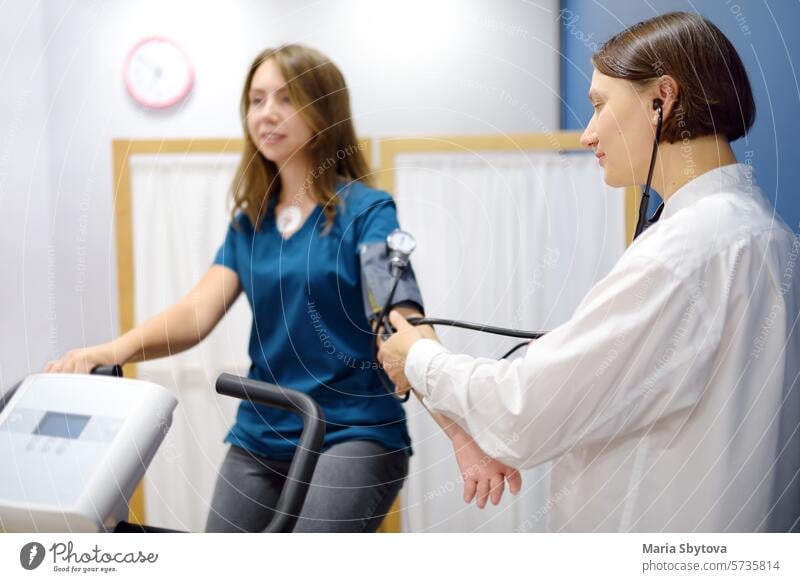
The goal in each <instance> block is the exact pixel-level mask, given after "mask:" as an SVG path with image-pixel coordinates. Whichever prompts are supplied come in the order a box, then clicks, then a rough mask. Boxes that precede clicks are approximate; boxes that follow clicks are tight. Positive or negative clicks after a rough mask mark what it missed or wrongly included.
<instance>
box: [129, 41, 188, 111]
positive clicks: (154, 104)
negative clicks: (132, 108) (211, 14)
mask: <svg viewBox="0 0 800 582" xmlns="http://www.w3.org/2000/svg"><path fill="white" fill-rule="evenodd" d="M153 41H159V42H166V43H168V44H171V45H172V46H173V47H175V48H176V49H178V52H180V53H181V55H183V58H184V60H185V61H186V66H187V67H188V68H189V75H188V77H187V79H186V83H185V84H184V86H183V87H181V90H180V91H179V92H178V93H177V94H176V96H175V97H171V98H169V99H166V100H164V101H151V100H150V99H148V98H146V97H144V96H143V95H142V94H141V93H139V92H137V91H136V89H134V87H133V86H132V85H131V81H130V75H129V74H128V72H129V70H130V65H131V60H132V59H133V55H134V53H135V52H136V51H137V50H138V49H139V48H141V47H142V45H145V44H147V43H149V42H153ZM122 73H123V79H124V81H125V88H126V89H127V91H128V94H129V95H130V96H131V97H133V98H134V99H135V100H136V101H137V102H138V103H141V104H142V105H144V106H146V107H149V108H151V109H165V108H167V107H171V106H173V105H175V104H176V103H179V102H180V101H182V100H183V99H184V98H185V97H186V95H188V94H189V90H190V89H191V88H192V85H193V84H194V65H192V62H191V60H189V55H188V54H187V53H186V51H185V50H183V47H182V46H181V45H179V44H178V43H176V42H175V41H174V40H172V39H170V38H167V37H166V36H162V35H157V34H156V35H151V36H146V37H144V38H142V39H141V40H140V41H138V42H137V43H136V44H135V45H133V46H132V47H131V49H130V50H129V51H128V54H127V55H126V56H125V62H124V63H123V66H122Z"/></svg>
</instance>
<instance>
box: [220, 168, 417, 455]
mask: <svg viewBox="0 0 800 582" xmlns="http://www.w3.org/2000/svg"><path fill="white" fill-rule="evenodd" d="M338 195H339V198H340V200H341V202H340V203H339V204H338V205H337V211H336V216H335V218H334V220H333V223H332V224H331V225H330V227H329V228H327V229H326V215H325V213H324V211H323V207H322V206H321V205H319V204H318V205H317V206H316V207H315V208H314V209H313V210H312V212H311V214H310V215H309V216H308V218H307V219H306V220H305V222H304V223H303V224H302V225H301V226H300V227H299V228H298V230H297V231H296V232H295V233H294V234H292V236H290V237H289V238H288V239H284V238H283V236H282V235H281V234H280V232H279V231H278V228H277V225H276V221H275V208H274V203H273V204H271V205H270V207H269V208H268V210H267V214H266V215H265V217H264V219H263V222H262V225H261V228H259V229H258V230H256V229H254V228H253V225H252V224H251V222H250V220H249V219H248V218H247V216H246V215H245V214H239V215H238V216H237V217H236V224H235V225H233V224H232V225H231V226H230V227H229V228H228V232H227V234H226V236H225V241H224V242H223V244H222V246H221V247H220V249H219V251H218V252H217V255H216V258H215V259H214V263H215V264H217V265H222V266H224V267H227V268H229V269H231V270H233V271H235V272H236V274H237V275H238V277H239V282H240V284H241V286H242V290H243V291H244V294H245V295H246V297H247V300H248V302H249V304H250V307H251V309H252V312H253V316H254V317H253V324H252V329H251V334H250V345H249V354H250V358H251V360H252V365H251V367H250V371H249V373H248V376H249V377H251V378H254V379H257V380H263V381H265V382H270V383H273V384H278V385H280V386H284V387H286V388H293V389H296V390H300V391H302V392H305V393H307V394H309V395H311V396H312V397H313V398H315V399H316V400H317V402H318V403H319V404H320V406H321V407H322V409H323V412H324V414H325V419H326V423H327V426H326V429H327V433H326V436H325V442H324V445H323V449H325V448H328V447H330V446H332V445H334V444H337V443H340V442H344V441H348V440H371V441H376V442H379V443H381V444H382V445H384V446H385V447H386V448H387V449H389V450H399V449H407V450H408V451H409V452H410V439H409V436H408V431H407V428H406V422H405V413H404V411H403V408H402V406H401V405H400V404H399V403H398V401H397V400H396V399H395V398H394V397H393V396H391V395H390V394H388V393H387V392H386V389H385V388H384V387H383V385H382V384H381V382H380V380H379V379H378V377H377V374H376V369H375V368H376V366H375V364H374V362H373V360H372V342H373V335H372V333H371V329H370V325H369V323H368V321H367V318H366V315H365V313H364V308H363V300H362V289H361V270H360V263H359V254H358V250H359V246H360V245H362V244H369V243H374V242H379V241H382V240H385V239H386V236H387V235H388V234H389V232H391V231H392V230H393V229H395V228H398V223H397V213H396V208H395V205H394V202H393V200H392V198H391V197H390V196H389V195H388V194H386V193H385V192H381V191H379V190H374V189H372V188H369V187H367V186H365V185H364V184H362V183H360V182H353V183H351V184H349V185H347V186H344V187H342V188H341V189H340V190H339V192H338ZM301 429H302V420H301V419H300V418H299V417H298V416H297V415H295V414H293V413H290V412H286V411H282V410H277V409H273V408H269V407H265V406H262V405H258V404H253V403H250V402H242V403H241V404H240V405H239V411H238V413H237V417H236V423H235V425H234V426H233V428H232V429H231V431H230V432H229V433H228V436H227V437H226V442H229V443H232V444H235V445H237V446H240V447H243V448H245V449H247V450H250V451H253V452H255V453H258V454H260V455H263V456H266V457H269V458H274V459H289V458H291V457H292V455H293V454H294V450H295V447H296V446H297V442H298V439H299V435H300V432H301Z"/></svg>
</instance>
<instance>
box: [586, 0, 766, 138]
mask: <svg viewBox="0 0 800 582" xmlns="http://www.w3.org/2000/svg"><path fill="white" fill-rule="evenodd" d="M592 64H593V65H594V67H595V68H596V69H597V70H598V71H599V72H601V73H603V74H604V75H607V76H609V77H615V78H617V79H626V80H628V81H632V82H634V83H635V84H637V85H640V86H647V85H649V84H651V83H652V82H654V81H656V80H657V79H658V78H659V77H661V76H662V75H669V76H670V77H672V78H673V79H675V81H676V83H677V84H678V94H677V96H676V101H675V105H674V107H673V108H672V110H671V112H670V115H668V116H667V117H666V118H665V120H664V127H663V129H662V132H661V138H662V139H663V140H665V141H667V142H668V143H674V142H677V141H681V140H684V139H693V138H696V137H702V136H705V135H713V134H717V135H721V136H724V137H726V138H727V139H728V141H734V140H736V139H738V138H740V137H742V136H744V135H745V134H746V133H747V132H748V130H749V129H750V127H752V125H753V121H754V119H755V115H756V105H755V101H754V100H753V92H752V90H751V88H750V81H749V80H748V78H747V72H746V71H745V68H744V65H743V64H742V60H741V59H740V58H739V54H738V53H737V52H736V49H735V48H734V47H733V45H732V44H731V42H730V41H729V40H728V39H727V37H726V36H725V35H724V34H722V32H721V31H720V30H719V28H717V27H716V26H714V24H712V23H711V22H709V21H708V20H706V19H705V18H703V17H702V16H700V15H698V14H692V13H689V12H670V13H668V14H664V15H662V16H656V17H655V18H651V19H649V20H645V21H643V22H639V23H638V24H634V25H633V26H631V27H630V28H626V29H625V30H623V31H622V32H620V33H619V34H617V35H615V36H613V37H612V38H611V39H609V40H608V41H607V42H606V43H605V44H603V45H602V46H601V47H600V49H599V50H598V51H597V53H595V54H594V55H593V56H592Z"/></svg>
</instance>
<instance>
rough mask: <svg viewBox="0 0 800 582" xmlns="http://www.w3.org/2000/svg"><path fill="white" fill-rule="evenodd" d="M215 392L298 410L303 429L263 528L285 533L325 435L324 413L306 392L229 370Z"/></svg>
mask: <svg viewBox="0 0 800 582" xmlns="http://www.w3.org/2000/svg"><path fill="white" fill-rule="evenodd" d="M217 392H219V393H220V394H224V395H226V396H233V397H234V398H239V399H241V400H248V401H250V402H255V403H258V404H263V405H265V406H271V407H273V408H280V409H282V410H288V411H290V412H294V413H295V414H299V415H300V416H301V417H302V419H303V432H302V433H301V434H300V442H299V443H298V445H297V451H296V452H295V454H294V457H293V458H292V463H291V465H290V466H289V472H288V473H287V475H286V481H285V484H284V486H283V491H281V495H280V497H279V498H278V503H277V506H276V509H275V515H274V517H273V518H272V521H270V523H269V526H267V529H266V530H264V531H265V532H284V533H288V532H291V531H292V530H293V529H294V526H295V524H296V523H297V518H298V516H299V515H300V510H301V509H302V508H303V503H304V502H305V500H306V495H307V494H308V488H309V485H310V483H311V476H312V475H313V474H314V468H315V467H316V466H317V460H318V458H319V452H320V450H321V449H322V441H323V439H324V438H325V415H324V414H323V412H322V409H321V408H320V406H319V404H317V402H316V401H315V400H314V399H313V398H311V397H310V396H309V395H308V394H304V393H303V392H299V391H297V390H292V389H290V388H283V387H281V386H275V385H274V384H268V383H266V382H260V381H258V380H252V379H250V378H242V377H241V376H234V375H233V374H220V376H219V378H217Z"/></svg>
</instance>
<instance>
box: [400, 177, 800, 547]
mask: <svg viewBox="0 0 800 582" xmlns="http://www.w3.org/2000/svg"><path fill="white" fill-rule="evenodd" d="M798 254H800V240H798V238H796V237H795V236H794V235H793V234H792V233H791V232H790V231H789V230H788V229H787V228H786V226H785V225H784V224H783V223H782V222H781V221H780V219H779V218H777V217H776V216H775V214H774V212H773V210H772V208H771V207H770V205H769V204H768V203H767V202H766V200H765V199H764V197H763V195H762V193H761V191H760V190H759V188H758V187H757V186H755V184H754V183H753V180H752V173H751V171H750V168H749V167H748V166H746V165H743V164H735V165H730V166H725V167H723V168H719V169H716V170H713V171H710V172H708V173H706V174H703V175H702V176H699V177H697V178H695V179H693V180H692V181H691V182H689V183H688V184H686V185H685V186H684V187H682V188H681V189H679V190H678V191H677V192H675V194H674V195H673V196H672V197H671V198H670V199H669V201H668V202H667V204H666V205H665V208H664V212H663V214H662V216H661V220H660V221H659V222H658V223H656V224H655V225H654V226H652V227H650V228H649V229H648V230H647V231H646V232H645V233H644V234H643V235H642V236H640V237H639V238H638V239H637V240H636V241H635V242H634V243H633V244H632V245H631V246H630V247H629V248H628V250H627V251H626V252H625V253H624V254H623V256H622V257H621V258H620V260H619V262H618V263H617V264H616V266H615V267H614V268H613V269H612V271H611V272H610V273H609V274H608V276H606V277H605V278H604V279H602V280H601V281H599V282H598V283H597V284H596V285H595V286H594V287H593V288H592V289H591V290H590V291H589V293H588V294H587V296H586V297H585V299H584V300H583V301H582V302H581V304H580V305H579V306H578V308H577V310H576V311H575V313H574V315H573V316H572V318H571V319H570V320H569V321H568V322H567V323H565V324H564V325H562V326H560V327H558V328H557V329H554V330H553V331H552V332H550V333H549V334H547V335H546V336H545V337H544V338H542V339H540V340H538V341H536V342H534V343H532V344H531V346H530V347H529V348H528V349H527V353H526V354H525V355H524V357H523V358H519V359H516V360H513V361H505V360H501V361H497V360H491V359H485V358H473V357H469V356H465V355H458V354H451V353H449V352H447V351H446V350H445V348H443V347H442V346H441V345H440V344H438V343H437V342H434V341H431V340H421V341H419V342H417V343H415V344H414V346H413V347H412V349H411V351H410V352H409V356H408V359H407V362H406V368H405V371H406V375H407V377H408V379H409V380H410V382H411V384H412V385H413V386H414V387H415V388H416V389H417V390H418V391H419V392H420V393H421V395H422V396H423V397H424V398H425V399H426V400H427V404H428V405H429V406H430V407H431V408H433V409H434V410H435V411H438V412H441V413H443V414H445V415H447V416H449V417H451V418H452V419H454V420H456V421H457V422H459V424H460V425H461V426H462V427H464V428H465V429H466V430H467V431H468V432H469V433H470V434H472V435H473V437H474V438H475V439H476V441H477V442H478V444H479V445H480V446H481V447H482V448H483V450H484V451H485V452H486V453H487V454H489V455H491V456H493V457H495V458H497V459H499V460H500V461H502V462H504V463H507V464H509V465H512V466H515V467H521V468H525V467H532V466H535V465H538V464H540V463H542V462H544V461H547V460H551V459H552V460H553V461H554V463H553V468H552V473H551V495H550V498H549V499H548V500H547V502H546V503H545V504H543V507H544V508H545V509H547V510H548V514H549V515H548V519H549V527H550V529H551V530H555V531H566V530H575V531H743V532H750V531H787V530H790V529H795V530H797V529H799V528H800V522H799V521H798V519H800V481H799V480H798V479H799V478H798V470H800V427H799V426H798V424H799V422H800V382H798V373H799V372H800V330H799V329H798V328H799V327H800V326H799V325H798V324H799V322H798V304H800V285H798V279H799V275H800V265H798V264H797V261H798Z"/></svg>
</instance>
